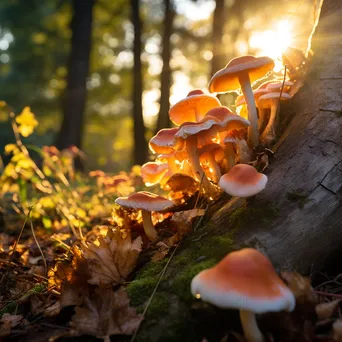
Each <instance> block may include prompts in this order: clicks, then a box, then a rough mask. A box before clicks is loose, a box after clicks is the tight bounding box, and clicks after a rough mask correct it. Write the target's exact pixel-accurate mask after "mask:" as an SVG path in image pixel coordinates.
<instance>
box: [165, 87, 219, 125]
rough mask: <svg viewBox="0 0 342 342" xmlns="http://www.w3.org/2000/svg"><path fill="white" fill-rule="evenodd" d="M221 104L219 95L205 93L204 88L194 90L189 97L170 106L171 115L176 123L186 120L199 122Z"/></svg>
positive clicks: (179, 123)
mask: <svg viewBox="0 0 342 342" xmlns="http://www.w3.org/2000/svg"><path fill="white" fill-rule="evenodd" d="M218 106H221V103H220V101H219V100H218V99H217V97H215V96H212V95H207V94H204V92H203V91H202V90H199V89H197V90H193V91H190V93H189V94H188V95H187V97H186V98H185V99H183V100H181V101H179V102H177V103H176V104H175V105H173V106H172V107H171V108H170V111H169V116H170V119H171V121H172V122H173V123H174V124H176V125H181V124H182V123H184V122H198V121H200V120H202V119H203V117H204V115H205V113H206V112H207V111H208V110H210V109H211V108H214V107H218Z"/></svg>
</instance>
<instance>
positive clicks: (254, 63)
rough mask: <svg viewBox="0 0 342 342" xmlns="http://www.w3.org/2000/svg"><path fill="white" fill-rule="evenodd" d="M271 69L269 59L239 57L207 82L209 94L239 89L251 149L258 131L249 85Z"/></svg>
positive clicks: (272, 65) (257, 142)
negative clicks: (243, 100) (244, 106)
mask: <svg viewBox="0 0 342 342" xmlns="http://www.w3.org/2000/svg"><path fill="white" fill-rule="evenodd" d="M273 67H274V61H273V60H272V59H271V58H269V57H254V56H241V57H237V58H234V59H232V60H231V61H230V62H229V63H228V64H227V66H226V67H225V68H224V69H221V70H219V71H218V72H216V73H215V75H214V76H213V77H212V78H211V80H210V82H209V91H210V92H211V93H213V92H217V93H226V92H229V91H236V90H238V89H239V88H240V87H241V90H242V93H243V94H244V96H245V99H246V104H247V109H248V119H249V121H250V123H251V125H250V127H249V129H248V142H249V144H250V145H251V146H252V147H256V146H258V145H259V131H258V114H257V110H256V106H255V102H254V96H253V90H252V86H251V83H252V82H254V81H256V80H258V79H259V78H261V77H263V76H265V75H266V74H267V73H268V72H269V71H271V70H272V69H273Z"/></svg>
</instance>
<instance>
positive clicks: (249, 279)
mask: <svg viewBox="0 0 342 342" xmlns="http://www.w3.org/2000/svg"><path fill="white" fill-rule="evenodd" d="M191 292H192V294H193V295H194V296H195V297H196V298H198V299H199V298H201V299H202V300H203V301H205V302H208V303H211V304H213V305H216V306H218V307H220V308H223V309H228V308H231V309H238V310H240V319H241V325H242V328H243V332H244V335H245V338H246V340H247V341H248V342H265V338H264V336H263V334H262V333H261V331H260V330H259V327H258V324H257V321H256V317H255V314H263V313H266V312H278V311H283V310H286V311H293V309H294V308H295V305H296V300H295V297H294V295H293V294H292V292H291V290H290V289H289V288H288V287H287V286H286V285H285V284H284V282H283V281H282V280H281V279H280V278H279V276H278V275H277V273H276V271H275V270H274V268H273V265H272V264H271V262H270V261H269V260H268V259H267V257H266V256H264V255H263V254H262V253H260V252H259V251H257V250H256V249H253V248H244V249H241V250H239V251H235V252H232V253H229V254H228V255H227V256H226V257H225V258H224V259H222V260H221V261H220V262H219V263H218V264H217V265H215V266H214V267H212V268H209V269H206V270H204V271H202V272H200V273H199V274H197V275H196V276H195V277H194V278H193V279H192V282H191Z"/></svg>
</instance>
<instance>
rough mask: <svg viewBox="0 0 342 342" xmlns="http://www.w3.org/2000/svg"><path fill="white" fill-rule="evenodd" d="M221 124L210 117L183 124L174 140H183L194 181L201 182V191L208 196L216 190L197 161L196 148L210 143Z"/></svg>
mask: <svg viewBox="0 0 342 342" xmlns="http://www.w3.org/2000/svg"><path fill="white" fill-rule="evenodd" d="M220 126H221V122H220V121H219V120H218V119H215V118H212V117H205V118H203V119H202V120H201V121H199V122H185V123H183V124H182V125H181V126H180V127H179V131H178V133H177V134H176V135H175V139H182V140H185V143H186V150H187V153H188V156H189V162H190V164H191V167H192V170H193V172H194V176H195V179H196V180H198V181H199V182H201V181H202V185H203V189H204V190H205V192H207V193H208V194H215V193H216V192H217V191H216V188H215V187H214V185H213V184H211V183H210V181H209V180H208V178H207V177H206V175H205V173H204V171H203V169H202V167H201V163H200V161H199V155H198V148H197V147H198V146H199V145H202V146H203V145H206V143H208V142H209V143H211V142H212V138H213V137H215V136H217V133H218V130H219V128H220Z"/></svg>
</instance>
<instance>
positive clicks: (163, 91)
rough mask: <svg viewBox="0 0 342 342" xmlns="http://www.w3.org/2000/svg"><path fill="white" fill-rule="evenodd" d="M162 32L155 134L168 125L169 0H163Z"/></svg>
mask: <svg viewBox="0 0 342 342" xmlns="http://www.w3.org/2000/svg"><path fill="white" fill-rule="evenodd" d="M164 13H165V14H164V33H163V50H162V60H163V68H162V72H161V76H160V101H159V103H160V109H159V114H158V121H157V126H156V130H155V134H157V132H158V131H159V130H161V129H162V128H167V127H170V118H169V109H170V87H171V76H172V75H171V68H170V60H171V51H172V49H171V35H172V31H173V19H174V17H175V12H174V9H173V5H172V3H171V0H164Z"/></svg>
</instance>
